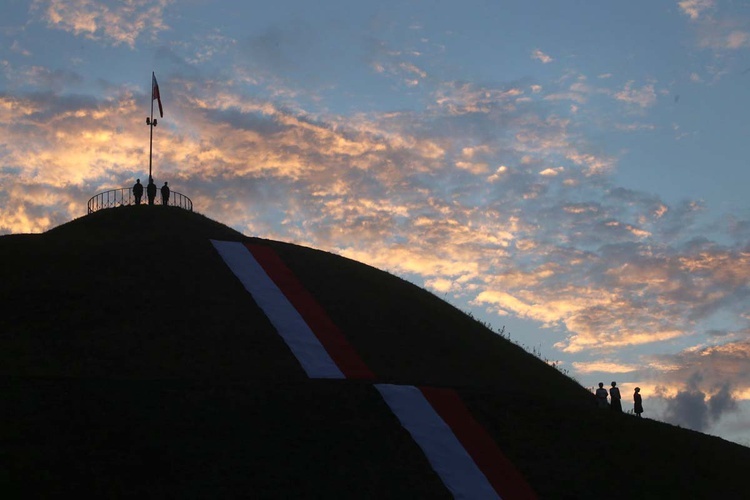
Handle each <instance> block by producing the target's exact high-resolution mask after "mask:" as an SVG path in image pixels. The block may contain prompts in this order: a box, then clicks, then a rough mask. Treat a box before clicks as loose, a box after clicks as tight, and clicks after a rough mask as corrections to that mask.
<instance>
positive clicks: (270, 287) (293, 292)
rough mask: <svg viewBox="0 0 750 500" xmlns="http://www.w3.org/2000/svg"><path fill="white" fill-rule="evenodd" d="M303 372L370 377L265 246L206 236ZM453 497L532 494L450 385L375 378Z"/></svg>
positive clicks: (338, 332)
mask: <svg viewBox="0 0 750 500" xmlns="http://www.w3.org/2000/svg"><path fill="white" fill-rule="evenodd" d="M211 243H213V245H214V247H215V248H216V250H217V251H218V252H219V255H221V257H222V259H224V262H225V263H226V264H227V265H228V266H229V268H230V269H231V270H232V272H233V273H234V274H235V275H236V276H237V278H238V279H239V280H240V282H241V283H242V284H243V286H244V287H245V289H246V290H247V291H248V292H250V294H251V295H252V296H253V299H255V302H256V303H257V304H258V306H260V308H261V309H262V310H263V311H264V312H265V314H266V316H268V319H269V320H270V321H271V323H272V324H273V326H274V327H275V328H276V330H277V331H278V333H279V335H280V336H281V337H282V338H283V339H284V341H285V342H286V344H287V345H288V346H289V349H290V350H291V351H292V353H293V354H294V356H295V357H296V358H297V360H298V361H299V363H300V365H302V368H303V369H304V370H305V372H306V373H307V376H308V377H310V378H314V379H315V378H322V379H343V378H347V379H366V380H374V379H375V378H376V376H375V374H374V373H373V372H372V371H371V370H370V369H369V368H368V367H367V365H366V364H365V363H364V361H363V360H362V359H361V358H360V356H359V354H358V353H357V352H356V350H355V349H354V347H353V346H352V345H351V344H350V343H349V341H348V340H347V339H346V336H345V335H344V334H343V332H341V330H340V329H339V328H338V327H337V326H336V325H335V324H334V323H333V321H331V319H330V318H329V317H328V315H327V313H326V312H325V310H324V309H323V307H321V305H320V304H319V303H318V302H317V301H316V300H315V297H313V296H312V294H311V293H310V292H309V291H308V290H307V289H305V287H304V286H303V285H302V283H301V282H300V281H299V279H297V277H296V276H295V275H294V273H293V272H292V271H291V269H289V267H288V266H286V264H285V263H284V262H283V260H282V259H281V258H280V257H279V255H278V254H277V253H276V252H275V251H274V250H273V248H271V247H270V246H266V245H257V244H252V243H239V242H228V241H215V240H211ZM375 388H376V389H377V390H378V392H379V393H380V394H381V396H382V397H383V399H384V400H385V402H386V404H387V405H388V406H389V407H390V409H391V411H393V413H394V414H395V415H396V417H397V418H398V420H399V422H401V425H403V427H404V428H405V429H406V430H407V431H408V432H409V434H411V436H412V438H413V439H414V441H415V442H416V443H417V445H418V446H419V447H420V448H421V449H422V451H423V452H424V454H425V455H426V457H427V460H428V461H429V462H430V464H431V465H432V467H433V469H434V470H435V472H436V473H437V474H438V476H440V479H441V480H442V481H443V483H444V484H445V486H446V487H447V488H448V489H449V490H450V492H451V493H452V494H453V495H454V496H455V497H456V498H506V499H522V500H526V499H528V500H531V499H536V494H535V493H534V491H533V490H532V489H531V487H530V486H529V485H528V483H527V482H526V480H525V479H524V478H523V476H522V475H521V474H520V473H519V472H518V470H517V469H516V468H515V466H514V465H513V464H512V463H511V462H510V461H509V460H508V459H507V458H506V457H505V455H503V453H502V452H501V451H500V449H499V448H498V447H497V444H495V442H494V440H493V439H492V437H491V436H490V435H489V434H488V433H487V431H486V430H485V429H484V428H483V427H482V426H481V425H480V424H479V423H478V422H477V421H476V420H475V419H474V417H473V416H472V415H471V413H470V411H469V409H468V408H467V407H466V405H465V404H464V402H463V401H462V400H461V398H460V396H459V395H458V393H457V392H456V391H455V390H453V389H442V388H431V387H419V388H418V387H415V386H411V385H393V384H375Z"/></svg>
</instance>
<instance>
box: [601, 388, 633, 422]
mask: <svg viewBox="0 0 750 500" xmlns="http://www.w3.org/2000/svg"><path fill="white" fill-rule="evenodd" d="M607 396H609V399H610V402H607ZM621 400H622V397H621V396H620V389H619V387H617V382H612V387H610V389H609V394H607V389H605V388H604V384H603V383H602V382H599V388H598V389H597V390H596V404H597V406H598V407H599V408H607V407H609V409H610V410H612V411H613V412H615V413H622V401H621ZM633 413H635V415H636V416H637V417H640V416H641V413H643V398H642V397H641V388H640V387H636V388H635V391H634V392H633Z"/></svg>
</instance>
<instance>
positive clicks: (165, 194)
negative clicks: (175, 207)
mask: <svg viewBox="0 0 750 500" xmlns="http://www.w3.org/2000/svg"><path fill="white" fill-rule="evenodd" d="M133 197H134V198H135V204H136V205H140V204H141V198H143V184H141V180H140V179H136V180H135V185H133ZM146 197H147V198H148V204H149V205H153V204H154V200H155V199H156V184H154V178H153V177H151V176H149V178H148V185H147V186H146ZM161 204H162V205H164V206H166V205H169V185H168V184H167V183H166V182H165V183H164V185H163V186H162V187H161Z"/></svg>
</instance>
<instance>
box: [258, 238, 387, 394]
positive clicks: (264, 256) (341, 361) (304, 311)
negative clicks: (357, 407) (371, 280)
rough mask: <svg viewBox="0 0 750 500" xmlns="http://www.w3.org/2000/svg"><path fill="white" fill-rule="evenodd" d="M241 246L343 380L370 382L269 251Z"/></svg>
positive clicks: (342, 340) (367, 373)
mask: <svg viewBox="0 0 750 500" xmlns="http://www.w3.org/2000/svg"><path fill="white" fill-rule="evenodd" d="M245 246H246V247H247V249H248V250H250V252H252V254H253V256H254V257H255V260H257V261H258V263H259V264H260V265H261V266H262V267H263V270H264V271H265V272H266V274H268V276H269V277H270V278H271V279H272V280H273V282H274V283H276V286H278V287H279V289H280V290H281V291H282V292H283V293H284V295H285V296H286V298H287V299H288V300H289V302H290V303H291V304H292V305H293V306H294V308H295V309H297V312H299V314H300V316H302V318H303V319H304V320H305V323H307V326H309V327H310V329H311V330H312V331H313V332H314V333H315V336H316V337H317V338H318V340H320V343H321V344H323V347H325V349H326V351H328V354H329V355H330V356H331V358H332V359H333V360H334V362H335V363H336V365H337V366H338V367H339V369H340V370H341V371H342V372H343V373H344V375H345V376H346V378H350V379H370V380H374V379H375V374H374V373H373V372H372V371H370V369H369V368H368V367H367V365H366V364H365V362H364V361H363V360H362V358H360V357H359V354H357V351H356V350H355V349H354V347H352V345H351V344H350V343H349V341H348V340H347V339H346V337H345V336H344V334H343V333H342V332H341V330H340V329H339V328H338V327H337V326H336V325H335V324H334V323H333V321H331V319H330V318H329V317H328V314H326V312H325V310H324V309H323V308H322V307H321V306H320V304H318V302H317V301H316V300H315V297H313V296H312V294H311V293H310V292H308V291H307V290H306V289H305V287H304V286H302V283H300V281H299V280H298V279H297V277H296V276H295V275H294V273H293V272H292V270H291V269H289V268H288V267H287V265H286V264H284V261H282V260H281V257H279V255H278V254H277V253H276V252H275V251H274V250H273V248H271V247H269V246H266V245H256V244H252V243H245Z"/></svg>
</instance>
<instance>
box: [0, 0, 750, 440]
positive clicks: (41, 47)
mask: <svg viewBox="0 0 750 500" xmlns="http://www.w3.org/2000/svg"><path fill="white" fill-rule="evenodd" d="M0 37H1V38H2V43H0V130H1V131H2V133H1V134H0V234H14V233H39V232H43V231H46V230H47V229H50V228H52V227H55V226H58V225H60V224H62V223H65V222H67V221H69V220H71V219H74V218H77V217H81V216H83V215H85V214H86V203H87V201H88V199H89V198H90V197H92V196H93V195H95V194H96V193H99V192H102V191H105V190H108V189H115V188H121V187H130V186H132V184H133V183H134V182H135V179H136V178H140V179H142V180H144V179H147V177H148V152H149V127H148V126H147V125H146V122H145V118H146V117H147V116H149V114H150V111H151V104H152V100H151V74H152V72H155V74H156V78H157V80H158V83H159V88H160V94H161V100H162V104H163V107H164V117H163V118H159V122H158V126H157V127H156V128H155V129H154V139H153V148H154V152H153V172H154V179H155V182H156V184H157V185H158V186H161V185H162V183H163V182H164V181H168V182H169V185H170V186H171V187H172V190H173V191H176V192H179V193H182V194H184V195H187V196H188V197H190V198H191V199H192V201H193V204H194V209H195V211H197V212H199V213H202V214H205V215H206V216H208V217H210V218H212V219H215V220H218V221H220V222H223V223H225V224H227V225H230V226H231V227H233V228H235V229H237V230H239V231H241V232H243V233H244V234H246V235H249V236H259V237H263V238H271V239H277V240H282V241H288V242H293V243H297V244H302V245H306V246H310V247H314V248H318V249H322V250H325V251H329V252H333V253H336V254H339V255H343V256H346V257H349V258H352V259H356V260H358V261H361V262H364V263H367V264H370V265H372V266H375V267H378V268H380V269H383V270H386V271H388V272H390V273H392V274H395V275H398V276H401V277H403V278H405V279H407V280H409V281H411V282H413V283H415V284H417V285H419V286H422V287H424V288H426V289H428V290H430V291H432V292H433V293H435V294H436V295H438V296H439V297H441V298H443V299H445V300H446V301H448V302H450V303H451V304H453V305H455V306H456V307H458V308H459V309H461V310H463V311H466V312H467V313H471V314H472V315H473V316H474V317H476V318H477V319H479V320H481V321H483V322H485V323H487V324H488V325H490V326H491V327H492V328H493V329H494V330H499V329H501V328H503V327H505V333H506V335H509V336H510V338H511V339H512V340H513V341H515V342H517V343H519V344H521V345H523V346H525V347H526V348H527V349H528V350H530V351H534V352H536V353H540V356H541V357H542V358H544V359H547V360H549V361H550V362H553V361H554V362H556V363H557V366H558V367H559V369H561V370H563V371H565V373H568V374H570V375H571V376H573V377H574V378H575V379H576V380H578V381H579V382H580V383H581V384H582V385H583V386H584V387H587V388H593V387H594V386H595V385H596V384H597V383H598V382H604V383H605V385H607V386H609V383H610V382H611V381H613V380H616V381H617V382H618V386H620V387H621V390H622V393H623V396H624V407H625V408H626V409H628V408H632V392H633V389H634V387H635V386H639V387H640V388H641V394H642V395H643V398H644V407H645V413H644V416H646V417H649V418H654V419H658V420H662V421H667V422H670V423H673V424H677V425H681V426H683V427H690V428H693V429H696V430H700V431H703V432H706V433H708V434H712V435H717V436H721V437H723V438H725V439H728V440H732V441H735V442H738V443H741V444H744V445H746V446H750V309H749V308H748V304H750V300H749V299H750V297H749V296H750V202H748V197H747V195H746V191H747V189H748V187H750V169H749V168H748V157H749V156H750V155H748V150H750V141H749V140H748V139H749V138H750V126H749V125H748V122H749V121H750V116H749V115H748V110H750V97H749V96H750V92H749V91H750V3H748V2H741V1H730V0H671V1H670V0H665V1H662V2H653V1H651V0H633V1H630V2H583V1H569V2H560V1H557V0H522V1H521V0H518V1H516V0H513V1H502V0H497V1H479V0H464V1H462V2H456V1H444V0H431V1H427V0H398V1H393V0H382V1H378V2H360V1H352V0H347V1H338V0H321V1H319V2H309V1H301V0H279V1H276V2H242V3H240V2H233V1H205V0H184V1H180V0H120V1H114V0H109V1H98V0H32V1H21V0H4V1H3V2H2V5H0ZM144 265H145V263H144ZM540 390H543V388H540Z"/></svg>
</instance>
